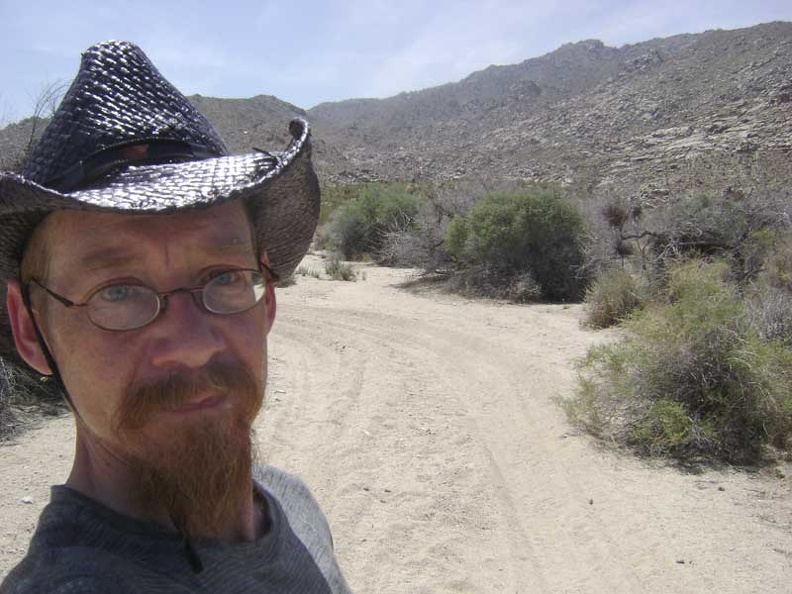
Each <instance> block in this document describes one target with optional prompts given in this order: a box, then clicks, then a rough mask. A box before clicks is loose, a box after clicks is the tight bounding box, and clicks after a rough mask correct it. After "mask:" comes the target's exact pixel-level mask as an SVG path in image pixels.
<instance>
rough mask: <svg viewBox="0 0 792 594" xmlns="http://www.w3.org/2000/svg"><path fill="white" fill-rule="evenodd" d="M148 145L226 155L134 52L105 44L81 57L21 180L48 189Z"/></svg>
mask: <svg viewBox="0 0 792 594" xmlns="http://www.w3.org/2000/svg"><path fill="white" fill-rule="evenodd" d="M152 139H159V140H169V141H175V142H184V143H188V144H191V145H197V146H200V147H202V148H203V149H204V150H205V151H206V152H207V153H209V154H211V155H216V156H223V155H227V154H228V149H227V148H226V146H225V144H224V143H223V141H222V140H221V139H220V137H219V136H218V134H217V132H215V130H214V129H213V128H212V126H211V124H209V122H208V121H207V120H206V118H204V116H203V115H201V114H200V113H199V112H198V110H197V109H195V107H194V106H193V105H192V104H191V103H190V102H189V101H188V100H187V98H186V97H185V96H184V95H182V94H181V93H180V92H179V91H178V90H177V89H176V88H175V87H174V86H173V85H171V84H170V83H169V82H168V81H167V80H165V78H163V77H162V75H161V74H160V73H159V71H158V70H157V68H156V67H155V66H154V65H153V64H152V63H151V61H149V59H148V57H147V56H146V55H145V54H144V53H143V51H142V50H141V49H140V48H139V47H137V46H136V45H135V44H133V43H129V42H126V41H107V42H104V43H100V44H97V45H94V46H92V47H90V48H88V50H86V51H85V53H83V55H82V61H81V63H80V70H79V72H78V73H77V76H76V78H75V79H74V82H73V83H72V85H71V86H70V87H69V90H68V91H67V92H66V94H65V95H64V97H63V100H62V101H61V103H60V105H59V106H58V109H57V110H56V111H55V114H54V115H53V117H52V121H51V122H50V123H49V125H48V126H47V128H46V129H45V130H44V133H43V134H42V136H41V139H40V140H39V141H38V143H37V144H36V146H35V148H34V149H33V151H32V152H31V154H30V156H29V157H28V158H27V160H26V162H25V165H24V169H23V175H24V176H25V177H27V178H28V179H31V180H33V181H35V182H37V183H39V184H42V185H47V182H48V181H49V180H52V179H54V178H57V177H58V176H60V175H62V174H63V173H64V172H65V171H66V170H68V169H69V168H70V167H72V166H74V165H75V164H77V163H80V162H81V161H83V160H85V159H87V158H88V157H90V156H91V155H94V154H96V153H99V152H101V151H103V150H106V149H108V148H112V147H115V146H119V145H123V144H127V143H132V142H135V141H140V142H142V141H146V140H152Z"/></svg>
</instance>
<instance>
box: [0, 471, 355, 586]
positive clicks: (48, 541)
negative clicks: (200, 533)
mask: <svg viewBox="0 0 792 594" xmlns="http://www.w3.org/2000/svg"><path fill="white" fill-rule="evenodd" d="M255 479H256V484H257V488H258V489H259V490H260V492H261V494H262V495H263V496H264V497H265V498H266V501H267V509H268V512H269V521H270V523H269V527H270V529H269V530H268V531H267V533H266V534H265V535H264V536H262V537H261V538H260V539H258V540H256V541H255V542H250V543H223V542H220V541H217V540H207V541H201V542H196V543H192V544H191V545H190V546H185V542H184V541H183V539H182V538H181V536H179V535H178V534H176V533H174V532H172V531H169V530H166V529H165V528H163V527H162V526H159V525H158V524H153V523H150V522H143V521H140V520H136V519H134V518H131V517H128V516H125V515H123V514H119V513H117V512H115V511H113V510H111V509H109V508H107V507H105V506H103V505H101V504H99V503H97V502H96V501H94V500H92V499H90V498H88V497H86V496H85V495H83V494H81V493H79V492H77V491H74V490H72V489H69V488H68V487H65V486H57V487H53V488H52V498H51V500H50V503H49V504H48V505H47V506H46V507H45V508H44V511H43V512H42V514H41V518H40V519H39V524H38V527H37V528H36V533H35V534H34V535H33V539H32V541H31V543H30V549H29V550H28V554H27V556H26V557H25V558H24V559H23V560H22V561H21V562H20V564H19V565H17V566H16V567H15V568H14V569H13V570H12V571H11V573H10V574H9V575H8V576H7V578H6V579H5V581H4V582H3V584H2V585H0V594H23V593H25V594H27V593H33V592H36V593H40V592H52V593H56V594H99V593H102V594H104V593H113V594H132V593H139V592H152V593H158V592H178V593H187V592H206V593H229V594H231V593H237V592H239V593H241V592H261V593H274V592H278V593H289V592H292V593H295V594H297V593H300V594H303V593H311V592H315V593H317V594H319V593H321V594H345V593H348V592H349V588H348V587H347V585H346V582H345V581H344V578H343V576H342V575H341V571H340V570H339V568H338V564H337V562H336V559H335V555H334V553H333V541H332V537H331V535H330V528H329V527H328V525H327V521H326V519H325V517H324V514H323V513H322V511H321V510H320V509H319V505H318V504H317V503H316V501H315V500H314V498H313V496H312V495H311V493H310V492H309V491H308V488H307V487H306V486H305V485H304V483H302V482H301V481H300V480H298V479H297V478H295V477H293V476H291V475H288V474H286V473H284V472H282V471H279V470H276V469H275V468H273V467H269V466H267V467H263V468H257V469H256V472H255ZM199 566H202V569H200V570H198V567H199Z"/></svg>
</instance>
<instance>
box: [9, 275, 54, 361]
mask: <svg viewBox="0 0 792 594" xmlns="http://www.w3.org/2000/svg"><path fill="white" fill-rule="evenodd" d="M6 310H7V311H8V319H9V321H10V322H11V332H12V334H13V335H14V344H15V345H16V349H17V352H18V353H19V356H20V357H22V359H24V360H25V362H26V363H27V364H28V365H30V366H31V367H32V368H33V369H35V370H36V371H38V372H39V373H40V374H42V375H52V370H51V369H50V366H49V364H48V363H47V358H46V357H45V356H44V352H43V351H42V350H41V344H40V343H39V341H38V336H36V329H35V326H34V324H33V319H32V318H31V315H32V310H28V308H27V307H25V301H24V299H23V298H22V286H21V285H20V284H19V281H17V280H10V281H8V291H7V294H6Z"/></svg>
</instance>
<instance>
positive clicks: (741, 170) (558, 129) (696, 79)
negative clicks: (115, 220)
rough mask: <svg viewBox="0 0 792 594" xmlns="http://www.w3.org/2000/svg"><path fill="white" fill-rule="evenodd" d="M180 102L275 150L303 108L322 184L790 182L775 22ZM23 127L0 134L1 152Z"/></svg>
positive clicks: (787, 95)
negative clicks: (419, 82)
mask: <svg viewBox="0 0 792 594" xmlns="http://www.w3.org/2000/svg"><path fill="white" fill-rule="evenodd" d="M191 99H192V100H193V101H194V102H195V103H196V105H197V106H198V107H199V109H201V110H202V111H203V112H204V113H205V114H206V115H207V117H209V119H210V120H212V121H213V122H214V123H215V125H216V126H217V127H218V128H219V130H220V132H221V134H222V135H223V136H224V138H226V139H227V141H228V144H229V146H230V147H231V149H232V150H233V151H235V152H242V151H248V150H250V149H251V147H253V146H261V147H272V146H273V145H274V146H278V145H280V144H281V143H282V142H283V141H284V139H285V138H286V135H285V131H286V123H287V121H288V119H289V118H290V117H291V116H292V115H303V116H307V117H308V118H309V120H311V121H312V123H313V126H314V137H315V142H316V157H317V164H318V168H319V170H320V174H321V175H322V177H323V178H324V179H325V180H326V181H330V182H344V181H355V180H378V179H401V180H453V179H460V178H473V179H479V180H480V179H484V180H492V179H499V178H511V179H534V180H551V181H557V182H561V183H564V184H569V185H573V186H575V187H576V188H579V189H580V190H581V191H584V192H592V191H593V192H596V193H611V192H618V193H619V194H625V193H626V194H629V195H636V194H641V195H648V196H663V195H667V194H670V193H672V192H675V191H678V190H682V189H684V190H688V189H691V188H692V189H696V188H701V189H710V190H714V191H724V190H726V189H727V188H731V190H732V191H739V192H743V193H748V192H750V191H756V190H757V189H761V190H762V191H782V192H785V193H788V192H789V188H790V185H791V184H792V182H790V180H792V23H785V22H777V23H769V24H765V25H758V26H756V27H751V28H748V29H740V30H735V31H709V32H706V33H702V34H696V35H678V36H674V37H670V38H666V39H654V40H651V41H647V42H644V43H638V44H634V45H627V46H624V47H621V48H612V47H607V46H605V45H604V44H603V43H602V42H600V41H596V40H588V41H581V42H578V43H574V44H567V45H564V46H562V47H560V48H559V49H557V50H556V51H554V52H552V53H550V54H547V55H545V56H542V57H539V58H533V59H530V60H526V61H524V62H522V63H520V64H515V65H510V66H490V67H489V68H487V69H485V70H482V71H480V72H476V73H473V74H471V75H470V76H468V77H467V78H465V79H464V80H462V81H460V82H457V83H450V84H446V85H442V86H439V87H435V88H431V89H426V90H423V91H417V92H411V93H403V94H400V95H398V96H395V97H391V98H388V99H383V100H375V99H353V100H349V101H342V102H337V103H324V104H321V105H318V106H316V107H313V108H311V109H309V110H307V112H306V111H303V110H302V109H300V108H298V107H295V106H293V105H290V104H288V103H284V102H282V101H279V100H278V99H276V98H274V97H264V96H258V97H254V98H252V99H245V100H231V99H212V98H207V97H200V96H195V97H192V98H191ZM29 124H30V120H27V121H25V122H22V123H20V124H16V125H13V126H8V127H7V128H6V129H4V130H2V131H0V151H2V155H3V156H4V157H5V160H7V158H8V155H10V154H11V150H10V149H9V147H11V146H19V145H18V143H19V138H20V137H22V138H24V132H25V131H26V130H27V129H28V128H25V126H29ZM12 138H13V140H12Z"/></svg>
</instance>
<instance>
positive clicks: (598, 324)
mask: <svg viewBox="0 0 792 594" xmlns="http://www.w3.org/2000/svg"><path fill="white" fill-rule="evenodd" d="M639 291H640V290H639V286H638V282H637V281H636V280H635V277H634V276H633V275H631V274H630V273H629V272H627V271H626V270H624V269H623V268H613V269H611V270H607V271H605V272H603V273H602V274H601V275H600V276H599V277H597V279H596V280H595V281H594V283H593V284H592V286H591V287H590V288H589V290H588V291H587V292H586V299H585V300H586V304H587V309H586V324H588V325H589V326H591V327H592V328H607V327H608V326H613V325H614V324H618V323H620V322H621V321H622V320H624V319H625V318H626V317H627V316H628V315H630V314H631V313H632V312H633V311H634V310H635V309H637V308H638V307H640V305H641V303H642V302H643V298H642V296H641V295H640V292H639Z"/></svg>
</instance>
